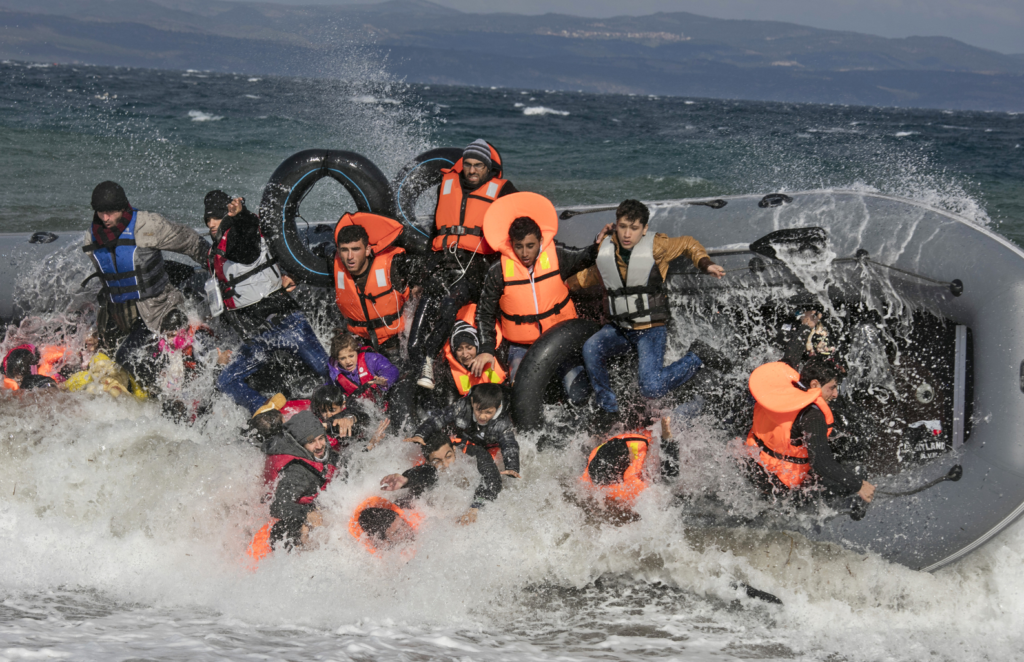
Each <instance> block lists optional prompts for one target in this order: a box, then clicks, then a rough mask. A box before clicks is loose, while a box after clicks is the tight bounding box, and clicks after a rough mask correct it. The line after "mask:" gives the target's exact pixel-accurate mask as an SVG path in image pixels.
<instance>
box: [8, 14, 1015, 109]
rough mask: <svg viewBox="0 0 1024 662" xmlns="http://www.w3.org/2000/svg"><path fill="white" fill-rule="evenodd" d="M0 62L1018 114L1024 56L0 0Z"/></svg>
mask: <svg viewBox="0 0 1024 662" xmlns="http://www.w3.org/2000/svg"><path fill="white" fill-rule="evenodd" d="M0 30H2V32H0V34H2V35H3V38H2V40H0V57H4V58H16V59H30V60H43V61H65V62H66V61H80V62H86V63H95V64H113V65H131V66H150V67H167V68H193V69H214V70H221V71H238V72H246V73H262V74H268V73H277V74H291V75H331V76H346V75H358V72H357V71H356V72H352V71H345V70H343V69H344V66H343V65H341V64H339V63H340V62H342V61H346V62H347V61H349V60H343V59H342V58H340V57H339V54H341V53H343V52H346V51H349V50H350V49H352V48H357V49H360V50H361V51H363V52H367V53H369V54H370V55H371V56H377V55H379V56H381V57H383V56H384V55H385V54H386V55H387V61H388V66H389V68H390V69H391V70H392V71H393V72H394V73H395V74H397V75H398V76H401V77H405V78H407V79H408V80H410V81H415V82H432V83H450V84H468V85H499V86H514V87H527V88H546V89H552V88H558V89H584V90H588V91H596V92H629V93H643V94H673V95H688V96H712V97H724V98H745V99H762V100H777V101H806V102H819V103H851V104H867V105H908V106H927V107H943V108H975V109H992V110H1024V55H1004V54H1001V53H997V52H994V51H987V50H984V49H980V48H975V47H973V46H968V45H966V44H963V43H961V42H958V41H955V40H953V39H948V38H942V37H911V38H907V39H885V38H882V37H875V36H871V35H864V34H858V33H852V32H837V31H830V30H820V29H816V28H808V27H803V26H800V25H795V24H792V23H783V22H774V21H730V20H721V19H712V18H706V17H701V16H696V15H693V14H687V13H671V14H664V13H663V14H654V15H651V16H643V17H629V16H623V17H616V18H611V19H600V20H598V19H587V18H580V17H575V16H564V15H557V14H548V15H544V16H520V15H514V14H467V13H462V12H458V11H455V10H451V9H447V8H444V7H441V6H439V5H435V4H433V3H430V2H426V1H425V0H392V1H391V2H385V3H381V4H373V5H359V4H348V5H331V6H325V5H315V6H285V5H274V4H255V3H238V2H225V1H223V0H211V1H209V2H200V1H198V0H159V1H153V0H0Z"/></svg>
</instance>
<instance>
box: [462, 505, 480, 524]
mask: <svg viewBox="0 0 1024 662" xmlns="http://www.w3.org/2000/svg"><path fill="white" fill-rule="evenodd" d="M479 512H480V511H479V510H477V509H476V508H470V509H469V510H467V511H466V514H465V515H463V516H462V517H460V518H459V524H461V525H462V526H466V525H467V524H472V523H473V522H475V521H476V516H477V514H479Z"/></svg>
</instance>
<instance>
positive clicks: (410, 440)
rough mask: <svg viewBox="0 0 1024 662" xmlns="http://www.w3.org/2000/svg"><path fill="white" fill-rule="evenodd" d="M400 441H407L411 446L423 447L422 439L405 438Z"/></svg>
mask: <svg viewBox="0 0 1024 662" xmlns="http://www.w3.org/2000/svg"><path fill="white" fill-rule="evenodd" d="M402 441H408V442H409V443H411V444H419V445H420V446H422V445H423V437H406V438H405V439H403V440H402Z"/></svg>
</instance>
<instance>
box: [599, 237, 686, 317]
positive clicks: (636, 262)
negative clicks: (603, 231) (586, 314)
mask: <svg viewBox="0 0 1024 662" xmlns="http://www.w3.org/2000/svg"><path fill="white" fill-rule="evenodd" d="M615 252H616V251H615V242H613V241H612V239H611V237H606V238H605V239H604V241H602V242H601V250H600V251H599V252H598V254H597V269H598V271H600V273H601V278H602V280H604V286H605V290H606V291H607V296H608V315H609V317H610V319H611V321H613V322H615V323H616V324H618V325H619V326H622V327H625V328H627V329H628V328H633V326H634V325H636V324H651V323H657V322H665V321H667V320H668V319H669V309H668V297H667V296H666V294H665V291H664V287H663V285H664V283H663V280H662V278H661V271H660V270H659V269H658V265H657V263H656V262H655V260H654V233H653V232H648V233H647V234H646V235H644V236H643V238H642V239H641V240H640V242H639V243H638V244H637V245H636V246H634V247H633V250H632V252H631V254H630V257H629V264H628V266H627V267H626V282H625V284H623V282H622V274H621V273H620V272H619V265H618V260H617V258H616V256H615Z"/></svg>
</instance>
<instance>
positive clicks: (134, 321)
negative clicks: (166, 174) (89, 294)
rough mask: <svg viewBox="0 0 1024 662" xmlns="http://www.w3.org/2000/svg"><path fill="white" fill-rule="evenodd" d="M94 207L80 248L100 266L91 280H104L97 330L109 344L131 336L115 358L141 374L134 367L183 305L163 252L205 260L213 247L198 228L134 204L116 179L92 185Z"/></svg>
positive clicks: (133, 374)
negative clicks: (166, 320) (170, 315)
mask: <svg viewBox="0 0 1024 662" xmlns="http://www.w3.org/2000/svg"><path fill="white" fill-rule="evenodd" d="M92 208H93V211H94V212H95V213H94V214H93V218H92V226H91V228H90V231H89V242H88V243H87V244H85V246H83V247H82V250H84V251H85V252H86V253H88V254H89V255H90V257H92V260H93V264H94V265H95V267H96V272H95V273H94V274H93V275H92V276H90V277H89V278H88V279H86V280H87V282H88V280H91V279H92V278H99V279H100V282H101V283H102V287H101V289H100V291H99V295H98V298H99V303H100V312H99V319H98V320H97V328H98V331H99V333H100V335H101V336H103V337H105V338H107V340H108V342H107V343H106V344H109V345H112V344H113V343H112V342H110V339H111V337H112V336H114V337H124V336H127V337H126V338H124V340H123V342H121V345H120V347H119V348H118V350H117V354H116V355H115V357H114V359H115V361H117V363H118V364H120V365H121V366H122V367H123V368H125V370H127V371H128V372H129V373H130V374H132V376H134V377H136V378H138V375H136V374H135V373H136V367H135V366H136V365H137V363H138V362H140V361H144V360H145V359H146V353H147V349H148V347H149V346H150V345H151V344H152V343H153V342H156V341H157V340H159V337H158V334H159V332H160V323H161V322H162V321H163V319H164V318H165V317H166V316H167V314H168V313H169V312H171V311H172V310H175V309H178V308H181V307H182V306H183V305H184V303H185V298H184V296H183V295H182V294H181V292H180V291H178V289H177V288H175V287H174V286H173V285H171V284H170V277H169V276H168V273H167V269H166V268H165V266H164V258H163V253H162V251H171V252H174V253H181V254H182V255H185V256H187V257H189V258H191V259H192V260H194V261H195V262H196V263H197V264H206V262H207V259H208V258H209V255H210V245H209V244H208V243H206V241H205V240H203V238H202V237H200V236H199V234H198V233H196V231H195V230H192V229H190V228H186V227H185V226H182V225H177V224H175V223H171V222H170V221H168V220H167V219H166V218H164V217H163V216H161V215H160V214H155V213H153V212H147V211H140V210H138V209H135V208H134V207H132V206H131V204H130V203H129V202H128V197H127V195H126V194H125V192H124V189H123V188H121V186H120V185H119V184H117V183H116V182H111V181H106V182H102V183H100V184H98V185H97V186H96V188H95V189H93V192H92ZM140 381H142V380H140Z"/></svg>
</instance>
